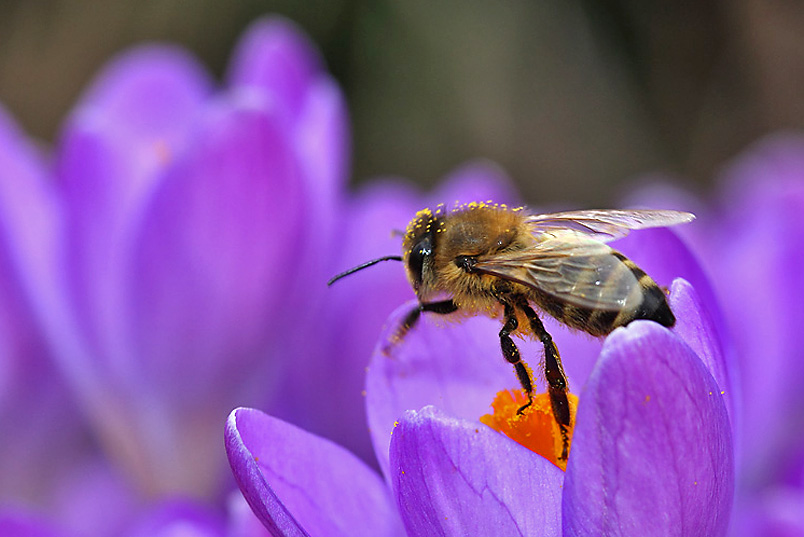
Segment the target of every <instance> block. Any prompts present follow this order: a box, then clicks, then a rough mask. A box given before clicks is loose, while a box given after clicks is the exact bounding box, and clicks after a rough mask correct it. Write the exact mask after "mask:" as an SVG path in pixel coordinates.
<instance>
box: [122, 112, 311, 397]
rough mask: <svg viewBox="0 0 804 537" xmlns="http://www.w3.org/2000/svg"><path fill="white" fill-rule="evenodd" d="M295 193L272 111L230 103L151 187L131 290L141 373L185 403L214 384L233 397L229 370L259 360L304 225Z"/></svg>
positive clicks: (293, 173) (294, 177)
mask: <svg viewBox="0 0 804 537" xmlns="http://www.w3.org/2000/svg"><path fill="white" fill-rule="evenodd" d="M299 188H300V185H299V178H298V168H297V165H296V162H295V160H294V159H293V156H292V154H291V152H290V150H289V148H288V146H287V141H286V139H285V138H284V135H283V132H282V130H281V128H280V127H279V126H278V125H277V121H276V120H275V118H274V117H273V116H272V115H270V114H268V113H266V112H264V111H262V110H259V109H252V108H250V107H248V106H247V105H244V104H242V103H238V102H233V103H229V102H224V103H222V104H221V105H220V107H218V108H216V109H213V110H211V111H210V113H209V114H208V116H207V117H206V118H205V121H204V122H203V125H202V126H201V127H200V129H199V132H198V134H197V138H196V140H195V143H194V147H193V151H192V152H191V156H190V157H189V158H188V159H187V160H185V161H183V162H181V163H179V164H178V165H177V166H176V168H174V169H173V170H172V173H170V174H169V175H168V176H167V177H166V178H165V180H164V182H163V183H162V184H161V185H160V188H159V189H158V190H157V191H156V192H154V194H153V196H152V199H151V201H150V204H149V206H148V207H147V209H146V212H145V214H144V216H143V222H142V228H141V231H140V233H139V235H138V236H137V237H136V238H135V241H136V244H135V247H134V257H133V260H132V263H131V266H130V267H131V268H130V272H128V273H127V276H128V278H129V280H128V282H127V283H128V285H126V286H125V287H124V288H125V289H129V290H130V292H131V296H130V300H131V301H132V304H133V305H132V310H131V315H132V319H131V322H132V324H133V329H132V332H133V333H132V340H133V341H132V347H133V349H134V350H133V352H132V356H135V357H137V358H136V359H137V368H138V369H140V370H142V369H144V370H145V371H146V372H148V373H146V375H147V377H146V380H147V381H148V382H149V383H157V384H159V385H161V387H162V388H163V389H164V388H167V386H169V385H173V387H172V388H169V389H168V390H167V391H169V392H172V393H174V396H175V397H174V399H175V402H176V403H177V404H179V403H181V400H182V399H183V398H184V397H188V396H190V399H189V400H192V401H197V400H198V398H199V397H200V398H204V397H206V394H207V393H208V391H209V390H211V388H212V386H215V390H214V391H215V392H216V393H222V392H225V391H226V390H228V389H230V388H231V387H227V386H225V385H223V386H222V385H221V380H222V379H224V378H229V377H227V376H226V375H224V376H221V375H220V373H221V369H222V368H231V367H232V365H233V363H238V362H240V364H241V365H245V363H244V362H243V360H247V359H251V360H254V359H257V356H256V354H258V353H257V352H256V351H258V350H260V348H261V347H262V345H263V344H264V343H265V341H266V338H267V337H268V335H267V334H266V332H267V331H266V329H265V327H266V326H268V325H270V319H271V318H270V315H273V314H274V311H275V310H274V309H273V307H274V306H275V305H276V301H277V300H278V297H279V296H280V295H279V293H280V291H281V289H282V286H283V285H284V284H285V283H286V282H287V281H288V280H289V278H290V277H291V276H292V271H291V270H290V267H289V263H290V262H291V260H292V259H293V254H292V245H293V243H294V242H295V241H296V240H298V237H299V236H300V234H301V233H302V229H303V223H302V222H301V221H300V217H301V214H302V212H301V208H300V203H301V199H300V196H299ZM280 256H281V257H280ZM224 356H225V357H226V360H221V358H223V357H224ZM181 357H186V359H187V361H185V360H183V359H181ZM190 364H192V367H188V366H189V365H190ZM244 374H249V375H251V374H253V371H250V372H249V373H245V372H244ZM188 375H189V376H190V378H189V379H188ZM178 379H182V381H181V382H180V383H178V384H179V385H180V386H183V387H185V388H186V389H187V390H190V391H191V393H189V394H188V393H187V392H186V391H183V389H181V388H180V386H177V385H176V381H177V380H178ZM177 390H178V391H177Z"/></svg>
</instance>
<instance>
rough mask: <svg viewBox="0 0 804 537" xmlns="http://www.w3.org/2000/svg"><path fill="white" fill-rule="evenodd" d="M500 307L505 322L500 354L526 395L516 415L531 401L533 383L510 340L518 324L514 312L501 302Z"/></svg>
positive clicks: (501, 333)
mask: <svg viewBox="0 0 804 537" xmlns="http://www.w3.org/2000/svg"><path fill="white" fill-rule="evenodd" d="M502 305H503V316H504V319H505V321H504V323H503V327H502V329H501V330H500V347H502V353H503V356H504V357H505V360H506V361H507V362H508V363H509V364H513V366H514V371H516V376H517V378H518V379H519V383H520V384H521V385H522V388H524V390H525V393H527V394H528V402H527V403H526V404H524V405H522V407H521V408H519V410H517V414H521V413H522V411H523V410H525V409H526V408H528V407H529V406H530V405H531V402H532V401H533V382H532V380H531V378H530V373H529V372H528V369H527V367H525V363H524V362H523V361H522V357H521V356H520V354H519V349H518V348H517V346H516V344H515V343H514V340H513V339H511V333H512V332H514V331H515V330H516V329H517V326H518V324H519V323H518V321H517V320H516V311H515V310H514V307H513V306H511V305H510V304H506V303H504V302H503V303H502Z"/></svg>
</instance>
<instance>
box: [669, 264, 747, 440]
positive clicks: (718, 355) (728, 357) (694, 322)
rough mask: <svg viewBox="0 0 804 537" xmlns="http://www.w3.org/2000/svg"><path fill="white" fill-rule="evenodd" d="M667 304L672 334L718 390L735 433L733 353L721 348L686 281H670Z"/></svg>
mask: <svg viewBox="0 0 804 537" xmlns="http://www.w3.org/2000/svg"><path fill="white" fill-rule="evenodd" d="M669 301H670V307H671V308H672V310H673V313H674V314H675V316H676V325H675V326H674V327H673V332H675V333H676V334H677V335H678V336H680V337H681V339H683V340H684V342H685V343H686V344H687V345H689V346H690V348H691V349H692V350H693V351H694V352H695V354H696V355H697V356H698V358H700V359H701V361H702V362H703V364H704V365H705V366H706V368H707V369H708V370H709V374H711V375H712V378H714V379H715V383H716V384H717V385H718V386H719V387H720V393H721V395H722V396H723V401H724V402H725V404H726V410H727V411H728V412H729V418H730V419H731V423H732V430H734V429H735V427H734V425H735V421H736V420H737V419H738V416H737V415H736V414H735V412H736V409H735V405H737V404H738V402H739V401H740V394H739V392H737V391H735V390H737V389H738V386H739V385H738V383H737V381H736V379H735V375H736V374H737V364H736V363H734V362H735V357H734V354H733V353H727V352H726V350H725V349H724V348H723V346H722V343H721V340H720V338H719V337H718V331H717V330H716V328H715V325H714V320H713V319H712V316H711V314H710V313H709V309H708V308H707V306H706V305H705V304H704V303H703V301H702V300H701V298H700V297H699V296H698V293H697V292H696V291H695V289H694V288H693V287H692V286H691V285H690V284H689V283H688V282H687V281H686V280H684V279H682V278H678V279H676V280H675V281H674V282H673V286H672V288H671V290H670V299H669ZM735 436H737V435H735Z"/></svg>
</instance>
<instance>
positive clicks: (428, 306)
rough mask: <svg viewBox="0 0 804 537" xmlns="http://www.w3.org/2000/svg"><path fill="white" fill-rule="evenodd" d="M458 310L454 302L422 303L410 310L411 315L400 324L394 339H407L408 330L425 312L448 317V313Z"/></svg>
mask: <svg viewBox="0 0 804 537" xmlns="http://www.w3.org/2000/svg"><path fill="white" fill-rule="evenodd" d="M457 310H458V306H456V305H455V302H453V301H452V300H442V301H439V302H420V303H419V305H418V306H416V307H415V308H413V309H412V310H410V313H408V314H407V315H406V316H405V318H404V319H403V320H402V323H400V325H399V328H398V329H397V331H396V334H395V335H394V338H395V339H396V340H401V339H402V338H403V337H405V334H407V333H408V330H410V329H411V328H413V326H414V325H415V324H416V322H418V320H419V317H421V314H422V312H424V311H429V312H432V313H438V314H439V315H447V314H448V313H453V312H455V311H457Z"/></svg>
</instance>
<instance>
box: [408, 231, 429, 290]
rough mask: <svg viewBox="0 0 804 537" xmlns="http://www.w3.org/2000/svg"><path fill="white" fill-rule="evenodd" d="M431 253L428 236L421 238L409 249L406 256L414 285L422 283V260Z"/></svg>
mask: <svg viewBox="0 0 804 537" xmlns="http://www.w3.org/2000/svg"><path fill="white" fill-rule="evenodd" d="M432 253H433V241H432V239H431V238H430V236H429V235H426V236H425V237H423V238H422V239H421V240H420V241H419V242H417V243H416V245H415V246H414V247H413V248H411V250H410V255H408V269H409V270H410V274H411V275H412V276H413V280H414V282H415V283H417V284H419V283H421V281H422V271H423V270H424V260H425V259H426V258H427V257H428V256H430V255H432Z"/></svg>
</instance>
